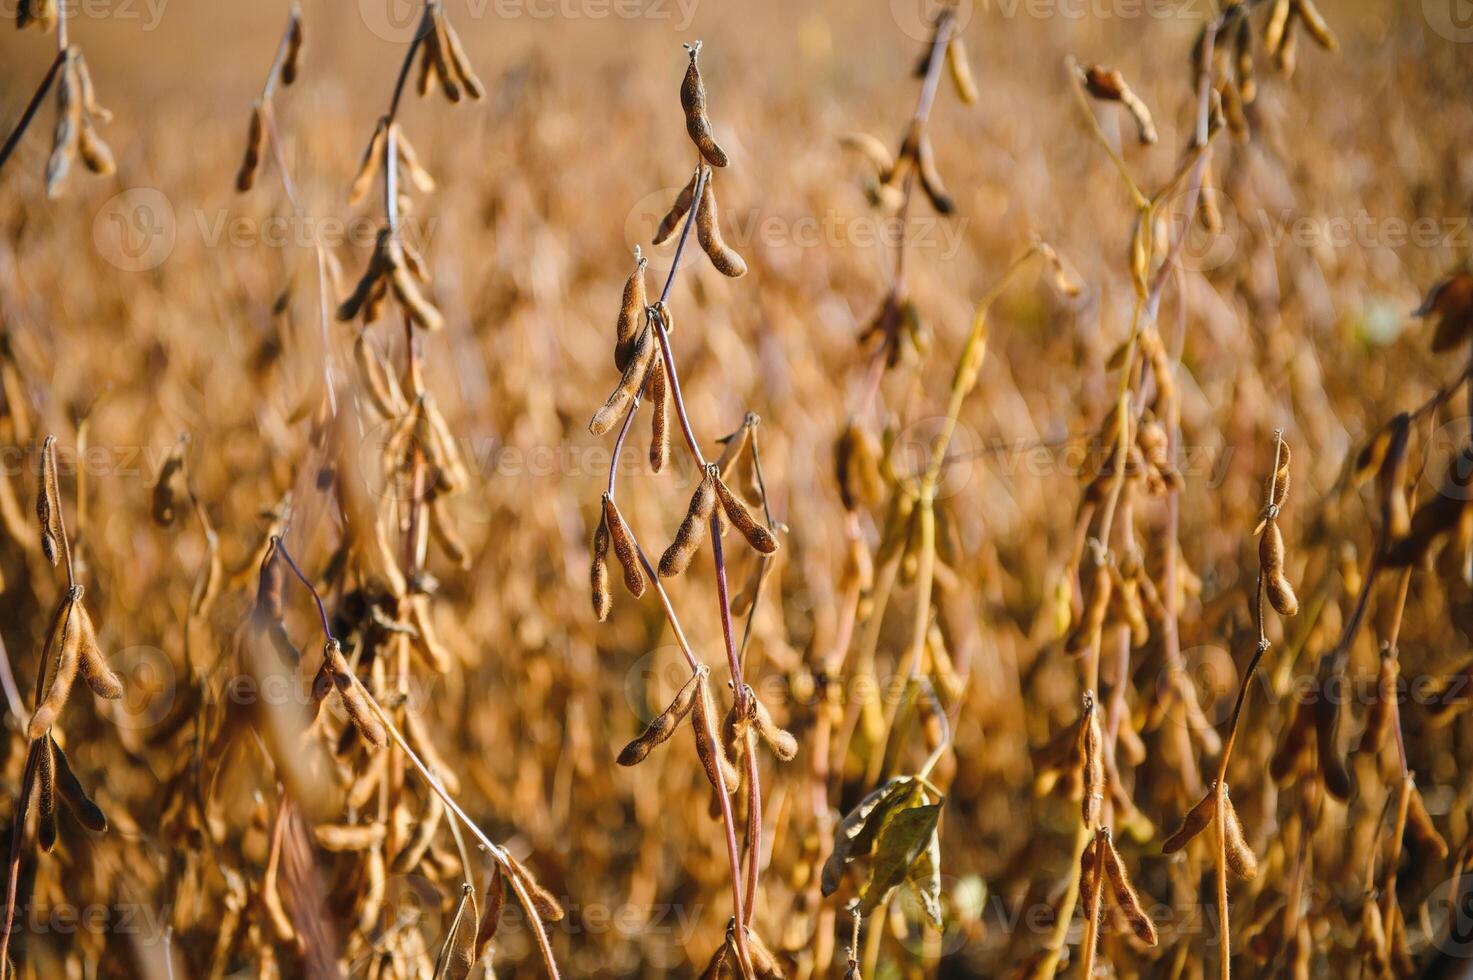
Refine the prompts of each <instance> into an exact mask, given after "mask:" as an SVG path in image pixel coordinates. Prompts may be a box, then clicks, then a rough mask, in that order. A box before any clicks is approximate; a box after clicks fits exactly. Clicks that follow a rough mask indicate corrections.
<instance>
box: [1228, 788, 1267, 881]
mask: <svg viewBox="0 0 1473 980" xmlns="http://www.w3.org/2000/svg"><path fill="white" fill-rule="evenodd" d="M1222 818H1223V826H1222V827H1219V828H1218V830H1219V832H1220V833H1221V834H1222V840H1223V853H1224V855H1225V856H1226V858H1227V864H1228V867H1229V868H1231V869H1232V871H1233V874H1235V875H1237V876H1238V877H1239V878H1242V879H1243V880H1244V881H1252V880H1253V879H1254V878H1256V877H1258V855H1256V854H1254V853H1253V848H1251V847H1249V846H1248V841H1247V840H1246V839H1245V838H1244V837H1243V824H1242V822H1241V821H1239V820H1238V810H1237V807H1235V806H1233V801H1232V799H1231V798H1230V797H1229V796H1228V792H1227V787H1226V786H1223V788H1222Z"/></svg>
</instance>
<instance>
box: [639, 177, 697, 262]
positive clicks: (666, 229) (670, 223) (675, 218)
mask: <svg viewBox="0 0 1473 980" xmlns="http://www.w3.org/2000/svg"><path fill="white" fill-rule="evenodd" d="M700 179H701V168H700V167H697V168H696V170H695V173H693V174H691V177H690V180H689V181H688V182H687V183H686V185H685V186H684V187H682V188H681V189H680V193H679V194H677V195H675V203H674V204H672V205H670V210H669V211H666V212H665V217H663V218H661V219H660V226H659V227H658V228H656V229H655V237H654V238H652V239H651V242H653V243H654V244H656V245H662V244H664V243H665V241H666V240H668V239H669V238H670V236H671V235H673V234H675V229H676V228H678V227H680V219H681V218H684V217H685V213H686V212H687V211H689V210H690V206H691V202H692V201H694V200H695V194H696V182H697V181H698V180H700Z"/></svg>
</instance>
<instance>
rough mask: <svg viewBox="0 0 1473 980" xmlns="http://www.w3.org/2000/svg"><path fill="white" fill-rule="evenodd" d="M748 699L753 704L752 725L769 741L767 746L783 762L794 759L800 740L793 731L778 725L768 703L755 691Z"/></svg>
mask: <svg viewBox="0 0 1473 980" xmlns="http://www.w3.org/2000/svg"><path fill="white" fill-rule="evenodd" d="M748 700H749V701H750V703H751V705H752V725H753V727H755V728H756V729H757V734H758V735H760V736H761V737H762V741H764V742H766V743H767V747H768V748H770V749H771V750H772V754H773V755H775V756H777V757H778V759H780V760H782V761H783V762H790V761H792V759H793V757H794V756H796V755H797V754H798V740H797V739H796V738H794V737H793V733H792V732H790V731H788V730H787V729H785V728H779V727H778V725H777V723H776V722H774V721H773V720H772V714H771V713H770V712H769V711H768V710H767V705H765V704H763V703H762V702H761V701H759V700H758V699H757V695H756V693H755V692H752V693H750V694H749V695H748Z"/></svg>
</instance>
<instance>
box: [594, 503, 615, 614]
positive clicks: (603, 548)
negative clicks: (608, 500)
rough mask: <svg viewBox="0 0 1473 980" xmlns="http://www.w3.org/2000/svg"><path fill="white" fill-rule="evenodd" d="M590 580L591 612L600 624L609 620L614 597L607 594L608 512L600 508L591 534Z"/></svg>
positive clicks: (604, 508)
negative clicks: (591, 558) (596, 525)
mask: <svg viewBox="0 0 1473 980" xmlns="http://www.w3.org/2000/svg"><path fill="white" fill-rule="evenodd" d="M589 577H590V579H591V580H592V583H591V584H592V592H593V612H594V614H595V615H597V616H598V621H599V622H600V623H601V622H603V621H604V620H606V619H608V618H609V610H610V609H612V608H613V605H614V597H613V595H612V594H611V593H610V592H609V512H608V508H606V507H602V506H601V507H600V508H599V513H598V528H597V529H596V530H595V531H594V532H593V567H592V569H591V571H590V573H589Z"/></svg>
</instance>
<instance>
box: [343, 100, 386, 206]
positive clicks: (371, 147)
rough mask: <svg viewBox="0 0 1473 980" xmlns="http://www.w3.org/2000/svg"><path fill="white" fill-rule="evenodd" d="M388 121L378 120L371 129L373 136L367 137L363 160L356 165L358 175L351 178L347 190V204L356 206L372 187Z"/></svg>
mask: <svg viewBox="0 0 1473 980" xmlns="http://www.w3.org/2000/svg"><path fill="white" fill-rule="evenodd" d="M388 133H389V125H388V119H387V118H386V117H385V118H380V119H379V121H378V125H376V126H375V127H374V129H373V136H371V137H369V140H368V147H367V148H366V149H364V151H363V159H362V160H361V161H359V163H358V173H357V174H355V175H354V177H353V184H352V186H351V187H350V188H349V189H348V203H349V204H357V203H358V202H359V201H361V200H363V198H364V197H365V196H367V194H368V192H369V190H370V189H371V188H372V187H373V178H374V177H376V176H377V175H378V168H379V163H380V162H381V160H382V159H383V155H384V141H385V140H386V139H387V138H388Z"/></svg>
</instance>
